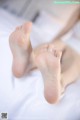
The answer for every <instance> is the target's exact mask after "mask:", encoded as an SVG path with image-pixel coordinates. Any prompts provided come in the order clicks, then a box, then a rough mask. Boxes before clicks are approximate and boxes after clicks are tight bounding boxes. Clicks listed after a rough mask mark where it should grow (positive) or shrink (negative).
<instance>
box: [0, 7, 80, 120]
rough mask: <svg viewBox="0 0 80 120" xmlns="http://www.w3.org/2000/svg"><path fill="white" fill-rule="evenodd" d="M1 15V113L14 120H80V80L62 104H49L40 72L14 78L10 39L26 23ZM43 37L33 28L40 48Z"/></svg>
mask: <svg viewBox="0 0 80 120" xmlns="http://www.w3.org/2000/svg"><path fill="white" fill-rule="evenodd" d="M0 15H1V17H0V113H5V112H6V113H7V114H8V118H9V119H10V120H80V80H77V81H76V82H75V83H73V84H71V85H69V86H68V87H67V88H66V90H65V93H64V96H63V98H62V99H60V101H59V103H57V104H49V103H47V101H46V100H45V98H44V95H43V90H44V85H43V79H42V76H41V73H40V71H39V70H35V71H32V72H31V73H29V74H28V75H27V76H25V77H23V78H20V79H18V78H15V77H14V76H13V74H12V71H11V66H12V54H11V51H10V48H9V35H10V33H11V32H12V31H13V30H14V29H15V27H16V26H17V25H20V24H22V23H23V22H25V20H22V19H20V18H16V17H14V16H12V15H11V14H9V13H7V12H5V11H4V10H2V9H0ZM54 24H55V23H54ZM56 29H57V28H56ZM33 33H34V34H33ZM36 33H37V34H36ZM39 33H40V32H39V28H38V27H37V26H35V25H33V30H32V33H31V42H32V44H33V43H34V44H36V42H37V41H38V39H40V40H41V41H42V40H43V38H42V36H41V37H40V34H39ZM46 37H47V36H46ZM72 39H73V38H72ZM36 45H38V43H37V44H36ZM34 46H35V45H33V47H34ZM78 49H80V47H78Z"/></svg>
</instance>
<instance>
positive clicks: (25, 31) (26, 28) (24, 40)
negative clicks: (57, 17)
mask: <svg viewBox="0 0 80 120" xmlns="http://www.w3.org/2000/svg"><path fill="white" fill-rule="evenodd" d="M31 27H32V23H30V22H27V23H25V24H23V25H22V26H20V27H17V28H16V30H15V31H14V32H13V33H12V34H11V35H10V38H9V43H10V48H11V51H12V54H13V65H12V71H13V74H14V75H15V76H16V77H21V76H23V75H24V73H25V71H26V69H27V70H28V67H29V65H28V64H29V62H30V56H31V52H32V47H31V44H30V40H29V39H30V32H31Z"/></svg>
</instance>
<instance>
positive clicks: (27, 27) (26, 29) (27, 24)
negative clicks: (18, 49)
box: [22, 22, 32, 33]
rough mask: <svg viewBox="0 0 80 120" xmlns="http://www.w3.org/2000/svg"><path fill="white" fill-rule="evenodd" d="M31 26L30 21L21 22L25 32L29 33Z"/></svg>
mask: <svg viewBox="0 0 80 120" xmlns="http://www.w3.org/2000/svg"><path fill="white" fill-rule="evenodd" d="M31 28H32V23H31V22H26V23H24V24H23V26H22V29H23V31H24V32H25V33H30V32H31Z"/></svg>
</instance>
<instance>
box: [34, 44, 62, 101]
mask: <svg viewBox="0 0 80 120" xmlns="http://www.w3.org/2000/svg"><path fill="white" fill-rule="evenodd" d="M61 55H62V53H61V51H60V50H57V49H56V48H54V45H53V44H45V45H42V46H40V47H39V48H37V49H36V50H34V61H36V65H37V67H38V68H39V70H40V71H41V73H42V76H43V78H44V96H45V98H46V100H47V101H48V102H49V103H56V102H57V101H58V100H59V97H60V94H61V86H60V80H61V66H60V59H61Z"/></svg>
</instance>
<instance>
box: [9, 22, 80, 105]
mask: <svg viewBox="0 0 80 120" xmlns="http://www.w3.org/2000/svg"><path fill="white" fill-rule="evenodd" d="M31 27H32V24H31V22H28V23H25V24H23V25H22V26H20V27H17V28H16V30H15V31H14V32H13V33H12V34H11V35H10V39H9V43H10V48H11V51H12V54H13V65H12V71H13V74H14V75H15V76H16V77H22V76H24V75H25V74H27V73H28V72H29V71H31V70H32V69H35V68H37V69H39V70H40V71H41V73H42V76H43V79H44V96H45V99H46V100H47V101H48V102H49V103H56V102H58V101H59V99H60V96H61V94H62V92H64V90H65V88H66V86H67V85H69V84H71V83H72V82H74V81H76V80H77V78H78V77H79V76H80V62H79V61H80V55H79V54H77V53H76V52H75V51H74V50H73V49H71V48H70V47H68V46H66V45H65V44H64V43H63V42H61V40H59V39H58V40H56V41H54V42H52V43H46V44H43V45H40V46H38V47H37V48H35V49H34V50H33V49H32V47H31V43H30V32H31ZM56 38H58V37H56ZM68 76H69V77H68Z"/></svg>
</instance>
